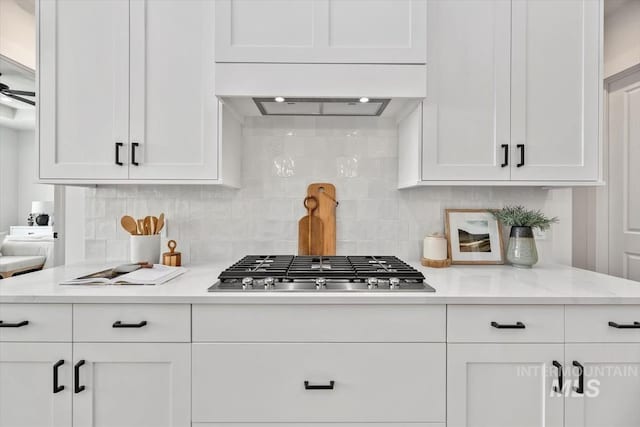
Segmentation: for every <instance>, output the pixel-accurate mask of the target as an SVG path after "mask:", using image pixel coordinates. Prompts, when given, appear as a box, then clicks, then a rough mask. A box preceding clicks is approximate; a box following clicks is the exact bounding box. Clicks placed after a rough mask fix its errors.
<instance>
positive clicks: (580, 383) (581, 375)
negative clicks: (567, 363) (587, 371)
mask: <svg viewBox="0 0 640 427" xmlns="http://www.w3.org/2000/svg"><path fill="white" fill-rule="evenodd" d="M573 366H575V367H576V368H578V369H579V371H578V372H579V373H578V387H574V390H575V392H576V393H578V394H584V366H582V365H581V364H580V363H578V362H576V361H575V360H574V361H573Z"/></svg>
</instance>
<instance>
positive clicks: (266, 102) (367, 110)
mask: <svg viewBox="0 0 640 427" xmlns="http://www.w3.org/2000/svg"><path fill="white" fill-rule="evenodd" d="M389 101H391V100H390V99H389V98H376V99H369V98H365V97H361V98H284V97H280V96H278V97H275V98H253V102H255V104H256V107H258V110H259V111H260V114H262V115H263V116H380V115H381V114H382V113H383V112H384V110H385V108H387V105H388V104H389Z"/></svg>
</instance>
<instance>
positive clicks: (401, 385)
mask: <svg viewBox="0 0 640 427" xmlns="http://www.w3.org/2000/svg"><path fill="white" fill-rule="evenodd" d="M445 366H446V345H445V344H444V343H194V344H193V372H197V374H196V375H194V377H193V399H192V401H193V408H192V412H193V421H194V422H195V423H196V424H195V425H198V424H197V423H204V425H208V424H206V423H221V424H211V425H218V426H219V425H222V426H229V425H231V424H230V423H234V424H233V426H235V427H238V426H241V425H242V426H252V425H254V424H252V423H260V422H265V423H275V424H271V425H284V423H292V424H286V425H287V426H288V427H290V426H296V425H298V426H302V425H311V424H310V423H337V424H332V425H333V426H341V425H346V424H345V423H363V424H358V425H361V426H366V425H369V424H367V423H376V424H375V426H376V427H379V426H382V425H384V426H404V425H405V424H403V423H415V424H412V425H414V426H423V425H424V426H431V425H434V424H435V425H438V424H437V423H444V422H445V406H446V403H445V396H446V384H445V381H446V378H445V377H446V374H445V369H444V367H445ZM225 423H226V424H225ZM237 423H239V424H237ZM429 423H433V424H429ZM313 425H315V424H313Z"/></svg>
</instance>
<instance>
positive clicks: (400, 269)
mask: <svg viewBox="0 0 640 427" xmlns="http://www.w3.org/2000/svg"><path fill="white" fill-rule="evenodd" d="M347 258H349V261H350V262H351V264H352V265H353V268H354V270H355V273H356V275H357V277H358V278H361V279H366V278H368V277H376V278H379V279H380V278H390V277H397V278H401V279H416V280H423V279H424V275H423V274H422V273H421V272H419V271H418V270H416V269H415V268H413V267H411V266H410V265H408V264H407V263H405V262H403V261H401V260H400V259H398V258H396V257H394V256H350V257H347Z"/></svg>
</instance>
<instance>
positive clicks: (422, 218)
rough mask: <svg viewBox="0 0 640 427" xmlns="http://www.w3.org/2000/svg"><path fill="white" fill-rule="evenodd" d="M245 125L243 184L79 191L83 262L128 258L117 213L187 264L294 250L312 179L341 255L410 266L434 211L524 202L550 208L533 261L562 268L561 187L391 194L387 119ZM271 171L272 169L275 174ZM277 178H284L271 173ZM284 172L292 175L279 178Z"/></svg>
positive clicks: (438, 222)
mask: <svg viewBox="0 0 640 427" xmlns="http://www.w3.org/2000/svg"><path fill="white" fill-rule="evenodd" d="M246 125H247V126H246V127H245V129H244V136H245V144H244V147H243V150H244V157H243V158H244V164H243V181H244V185H243V188H242V189H240V190H232V189H225V188H220V187H212V186H106V187H98V188H93V189H87V190H85V191H86V221H85V236H86V240H85V245H86V246H85V250H86V257H87V259H90V260H105V259H108V260H121V259H126V258H127V256H128V240H127V239H128V236H127V234H126V233H125V232H124V231H123V230H122V229H121V228H120V225H119V220H120V217H121V216H122V215H123V214H125V213H126V214H131V215H134V216H135V217H141V216H143V215H149V214H152V215H159V214H160V212H164V213H165V215H166V216H167V219H168V224H167V225H168V237H169V238H172V239H176V240H177V241H178V250H180V251H182V253H183V260H184V262H185V263H189V262H194V263H196V262H208V261H209V262H210V261H226V262H231V261H233V260H236V259H238V258H240V257H241V256H243V255H246V254H249V253H295V252H296V251H297V221H298V219H299V218H301V217H302V216H303V215H304V214H305V210H304V208H303V206H302V199H303V197H304V194H305V192H306V186H307V185H308V184H309V183H311V182H318V181H329V182H332V183H334V184H335V185H336V186H337V193H338V199H339V201H340V206H339V207H338V208H337V217H338V253H339V254H365V253H370V254H371V253H374V254H396V255H398V256H400V257H402V258H405V259H407V260H412V261H416V260H418V259H419V257H420V253H421V241H422V239H423V237H424V236H425V235H426V234H427V233H430V232H433V231H442V230H443V211H444V209H445V208H449V207H451V208H453V207H459V208H461V207H467V208H480V207H499V206H502V205H504V204H509V203H511V204H513V203H522V204H525V205H527V206H528V207H531V208H540V209H544V211H545V212H546V213H548V214H549V215H558V216H560V218H561V221H562V222H561V225H557V226H555V227H554V229H553V230H552V231H551V232H550V233H549V235H548V236H547V239H546V240H544V241H540V244H539V250H540V253H541V259H543V260H546V261H557V262H563V263H566V264H570V263H571V197H570V194H571V193H570V192H571V190H553V191H548V190H543V189H533V188H450V187H444V188H417V189H410V190H402V191H398V190H397V189H396V181H397V132H396V127H395V123H394V122H393V121H390V120H388V119H372V118H359V119H354V118H252V119H249V120H248V121H247V123H246ZM278 171H280V172H278ZM279 175H282V176H279ZM289 175H290V176H289Z"/></svg>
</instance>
